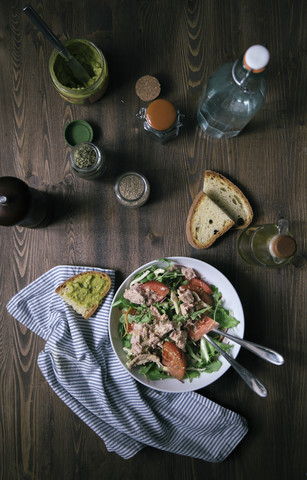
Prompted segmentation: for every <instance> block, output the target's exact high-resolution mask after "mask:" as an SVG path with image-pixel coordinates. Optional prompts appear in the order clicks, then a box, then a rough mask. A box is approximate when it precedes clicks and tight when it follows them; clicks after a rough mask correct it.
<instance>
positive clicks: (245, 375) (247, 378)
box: [205, 335, 268, 397]
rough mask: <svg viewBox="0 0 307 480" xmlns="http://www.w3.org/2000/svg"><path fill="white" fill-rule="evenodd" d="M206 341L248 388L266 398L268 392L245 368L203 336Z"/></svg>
mask: <svg viewBox="0 0 307 480" xmlns="http://www.w3.org/2000/svg"><path fill="white" fill-rule="evenodd" d="M205 338H206V340H207V341H208V342H209V343H211V345H213V346H214V348H215V349H216V350H217V351H218V352H219V353H220V354H221V355H222V356H223V357H224V358H225V359H226V360H227V362H228V363H230V365H231V366H232V367H233V368H234V369H235V370H236V372H237V373H238V374H239V375H240V377H241V378H242V379H243V380H244V382H245V383H246V384H247V385H248V386H249V388H250V389H251V390H253V391H254V392H255V393H257V395H259V396H260V397H266V396H267V394H268V392H267V390H266V388H265V386H264V385H262V383H261V382H260V381H259V380H258V378H256V377H255V375H253V374H252V373H251V372H249V371H248V370H247V369H246V368H245V367H243V366H242V365H240V363H238V362H237V361H236V360H234V359H233V358H232V357H231V356H230V355H228V354H227V353H226V352H224V350H222V349H221V347H220V346H219V345H217V344H216V343H215V342H214V341H213V340H212V338H210V337H209V336H208V335H205Z"/></svg>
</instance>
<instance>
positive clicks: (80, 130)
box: [64, 120, 93, 147]
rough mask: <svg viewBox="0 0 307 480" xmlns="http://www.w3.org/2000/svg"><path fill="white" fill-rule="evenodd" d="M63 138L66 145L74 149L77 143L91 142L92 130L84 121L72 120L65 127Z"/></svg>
mask: <svg viewBox="0 0 307 480" xmlns="http://www.w3.org/2000/svg"><path fill="white" fill-rule="evenodd" d="M64 137H65V140H66V142H67V143H68V145H70V146H71V147H74V146H75V145H77V144H78V143H82V142H91V141H92V140H93V129H92V127H91V125H90V124H89V123H88V122H86V121H85V120H73V121H72V122H70V123H68V124H67V125H66V127H65V130H64Z"/></svg>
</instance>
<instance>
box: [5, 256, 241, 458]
mask: <svg viewBox="0 0 307 480" xmlns="http://www.w3.org/2000/svg"><path fill="white" fill-rule="evenodd" d="M86 270H98V271H103V272H106V273H107V274H108V275H109V276H110V277H111V280H112V287H111V290H110V291H109V293H108V295H107V296H106V297H105V299H104V300H103V303H102V305H101V306H100V307H99V309H98V310H97V312H96V313H95V314H94V315H93V316H92V317H91V318H90V319H89V320H85V319H84V318H83V317H81V315H77V314H75V313H74V312H73V310H72V308H71V307H69V306H68V305H67V304H66V303H65V302H64V301H63V300H62V299H61V298H60V297H59V296H58V295H57V294H55V293H54V291H55V289H56V287H57V286H58V285H60V284H61V283H62V282H64V281H65V280H66V279H67V278H69V277H70V276H72V275H75V274H77V273H80V272H84V271H86ZM114 283H115V272H114V271H112V270H107V269H103V270H102V269H98V268H96V269H93V268H88V267H77V266H58V267H55V268H53V269H51V270H49V271H48V272H46V273H45V274H44V275H42V276H41V277H40V278H38V279H37V280H35V281H34V282H33V283H31V284H30V285H28V286H27V287H25V288H24V289H23V290H21V291H20V292H19V293H17V294H16V295H15V296H14V297H13V298H12V299H11V300H10V301H9V303H8V305H7V309H8V311H9V313H10V314H11V315H12V316H13V317H14V318H16V319H17V320H18V321H19V322H20V323H22V324H23V325H25V326H26V327H27V328H29V329H30V330H32V331H33V332H34V333H36V334H37V335H39V336H40V337H42V338H43V339H45V340H46V344H45V347H44V349H43V350H42V352H40V354H39V356H38V365H39V367H40V369H41V371H42V373H43V375H44V376H45V378H46V380H47V381H48V383H49V384H50V386H51V387H52V389H53V390H54V391H55V392H56V394H57V395H58V396H59V397H60V398H61V399H62V400H63V401H64V402H65V403H66V405H68V407H69V408H71V410H72V411H73V412H74V413H75V414H76V415H78V416H79V417H80V418H81V419H82V420H83V421H84V422H85V423H86V424H87V425H89V426H90V428H92V429H93V430H94V431H95V432H96V433H97V434H98V435H99V437H101V438H102V439H103V441H104V442H105V445H106V448H107V450H108V451H111V452H113V451H114V452H116V453H117V454H119V455H120V456H122V457H123V458H130V457H132V456H133V455H135V454H136V453H137V452H138V451H140V450H141V449H142V448H144V447H145V446H151V447H155V448H158V449H161V450H166V451H168V452H172V453H176V454H179V455H187V456H191V457H195V458H200V459H202V460H205V461H208V462H221V461H222V460H224V459H225V458H226V457H227V456H228V455H229V454H230V452H231V451H232V450H233V449H234V448H235V447H236V445H237V444H238V443H239V442H240V441H241V439H242V438H243V437H244V435H245V434H246V433H247V423H246V420H245V419H244V418H243V417H241V416H240V415H238V414H237V413H234V412H232V411H230V410H227V409H226V408H223V407H221V406H219V405H217V404H216V403H214V402H212V401H210V400H208V399H206V398H205V397H203V396H201V395H199V394H198V393H195V392H188V393H181V394H178V393H164V392H158V391H156V390H153V389H151V388H148V387H146V386H144V385H142V384H140V383H139V382H137V381H136V380H134V379H133V378H132V377H131V376H130V375H129V373H127V371H126V370H125V369H124V368H123V367H122V365H121V364H120V362H119V361H118V360H117V357H116V356H115V354H114V352H113V349H112V346H111V343H110V340H109V334H108V315H109V311H110V307H111V303H112V298H113V295H114ZM59 428H60V426H59Z"/></svg>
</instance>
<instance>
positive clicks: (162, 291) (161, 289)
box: [140, 280, 169, 302]
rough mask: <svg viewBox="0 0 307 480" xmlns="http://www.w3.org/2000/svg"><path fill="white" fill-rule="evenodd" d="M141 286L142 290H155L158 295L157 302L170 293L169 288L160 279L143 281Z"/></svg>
mask: <svg viewBox="0 0 307 480" xmlns="http://www.w3.org/2000/svg"><path fill="white" fill-rule="evenodd" d="M140 287H141V289H142V290H144V291H145V292H146V291H149V290H151V291H153V292H155V294H156V296H157V302H159V301H161V300H163V298H164V297H166V295H167V294H168V293H169V288H168V287H167V286H166V285H164V284H163V283H161V282H158V280H151V281H150V282H145V283H141V284H140Z"/></svg>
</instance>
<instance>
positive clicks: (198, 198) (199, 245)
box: [186, 191, 234, 250]
mask: <svg viewBox="0 0 307 480" xmlns="http://www.w3.org/2000/svg"><path fill="white" fill-rule="evenodd" d="M206 197H208V196H207V195H206V194H205V193H204V192H203V191H201V192H199V193H198V194H197V195H196V197H195V199H194V201H193V203H192V205H191V208H190V210H189V213H188V218H187V222H186V236H187V240H188V242H189V244H190V245H191V246H192V247H194V248H197V249H199V250H200V249H204V248H209V247H210V246H211V245H212V244H213V243H214V242H215V241H216V240H217V239H218V238H219V237H220V236H222V235H224V233H226V232H227V231H228V230H229V229H230V228H231V227H232V226H233V225H234V221H233V220H231V219H230V218H229V222H228V224H227V225H226V226H225V227H224V228H222V229H220V230H219V231H218V232H217V233H216V234H215V235H212V237H211V239H210V241H209V242H207V243H205V244H204V243H200V242H199V241H198V240H197V239H196V238H195V235H194V234H193V226H192V223H193V220H194V217H195V214H196V213H197V211H198V209H199V208H200V205H201V203H202V202H203V201H204V200H205V198H206ZM208 198H209V197H208ZM213 203H214V202H213ZM217 208H219V207H218V206H217ZM222 212H223V211H222ZM223 214H224V215H225V213H224V212H223Z"/></svg>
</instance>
